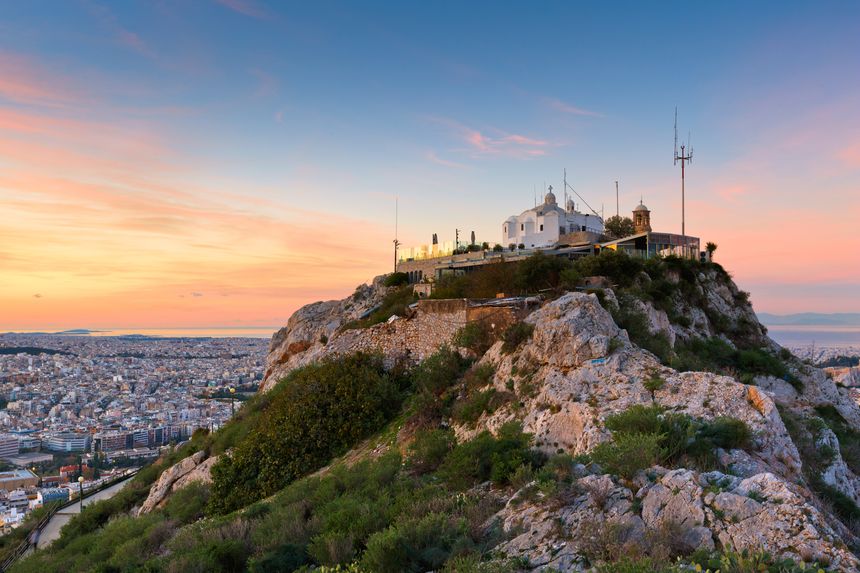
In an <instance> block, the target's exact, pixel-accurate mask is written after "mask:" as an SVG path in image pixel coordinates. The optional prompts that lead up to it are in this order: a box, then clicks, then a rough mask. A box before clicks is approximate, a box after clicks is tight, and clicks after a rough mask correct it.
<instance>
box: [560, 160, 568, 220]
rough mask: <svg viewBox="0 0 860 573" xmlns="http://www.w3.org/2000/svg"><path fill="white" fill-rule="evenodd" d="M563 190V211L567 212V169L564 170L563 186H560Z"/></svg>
mask: <svg viewBox="0 0 860 573" xmlns="http://www.w3.org/2000/svg"><path fill="white" fill-rule="evenodd" d="M561 188H562V189H564V203H562V205H564V210H565V211H567V167H565V168H564V185H562V186H561Z"/></svg>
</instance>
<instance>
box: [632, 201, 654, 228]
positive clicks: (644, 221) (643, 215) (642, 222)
mask: <svg viewBox="0 0 860 573" xmlns="http://www.w3.org/2000/svg"><path fill="white" fill-rule="evenodd" d="M633 230H634V231H635V232H636V234H637V235H638V234H639V233H650V232H651V211H649V210H648V207H646V206H645V204H644V203H642V201H641V200H640V201H639V205H637V206H636V208H635V209H633Z"/></svg>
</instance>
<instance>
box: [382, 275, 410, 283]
mask: <svg viewBox="0 0 860 573" xmlns="http://www.w3.org/2000/svg"><path fill="white" fill-rule="evenodd" d="M383 284H384V285H385V286H387V287H398V286H403V285H406V284H409V275H407V274H406V273H401V272H395V273H391V274H390V275H388V276H387V277H385V281H384V282H383Z"/></svg>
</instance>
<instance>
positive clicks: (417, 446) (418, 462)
mask: <svg viewBox="0 0 860 573" xmlns="http://www.w3.org/2000/svg"><path fill="white" fill-rule="evenodd" d="M455 444H456V440H455V439H454V432H452V431H451V430H426V431H423V432H418V433H417V434H416V435H415V441H413V442H412V444H411V445H410V446H409V465H410V467H411V468H412V470H413V471H414V472H415V473H417V474H425V473H429V472H432V471H434V470H435V469H436V468H438V467H439V465H440V464H441V463H442V461H443V460H444V459H445V456H447V455H448V453H449V452H450V451H451V450H452V449H453V447H454V445H455Z"/></svg>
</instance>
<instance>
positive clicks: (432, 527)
mask: <svg viewBox="0 0 860 573" xmlns="http://www.w3.org/2000/svg"><path fill="white" fill-rule="evenodd" d="M464 534H465V522H464V521H463V520H462V519H456V518H451V517H449V516H447V515H443V514H440V513H431V514H428V515H426V516H424V517H422V518H417V519H408V520H405V521H403V522H400V523H398V524H397V525H396V526H394V527H390V528H389V529H386V530H385V531H382V532H379V533H375V534H374V535H372V536H371V537H370V539H369V540H368V542H367V550H366V551H365V552H364V555H363V557H362V559H361V565H362V566H363V567H364V568H366V569H367V570H368V571H373V572H374V573H402V572H404V571H415V572H421V571H431V570H435V569H439V568H440V567H441V566H442V565H443V564H444V563H445V561H446V560H447V559H448V556H449V555H450V554H451V553H452V551H453V550H455V549H460V548H461V547H463V543H464V541H465V539H466V536H465V535H464ZM463 548H464V547H463Z"/></svg>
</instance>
